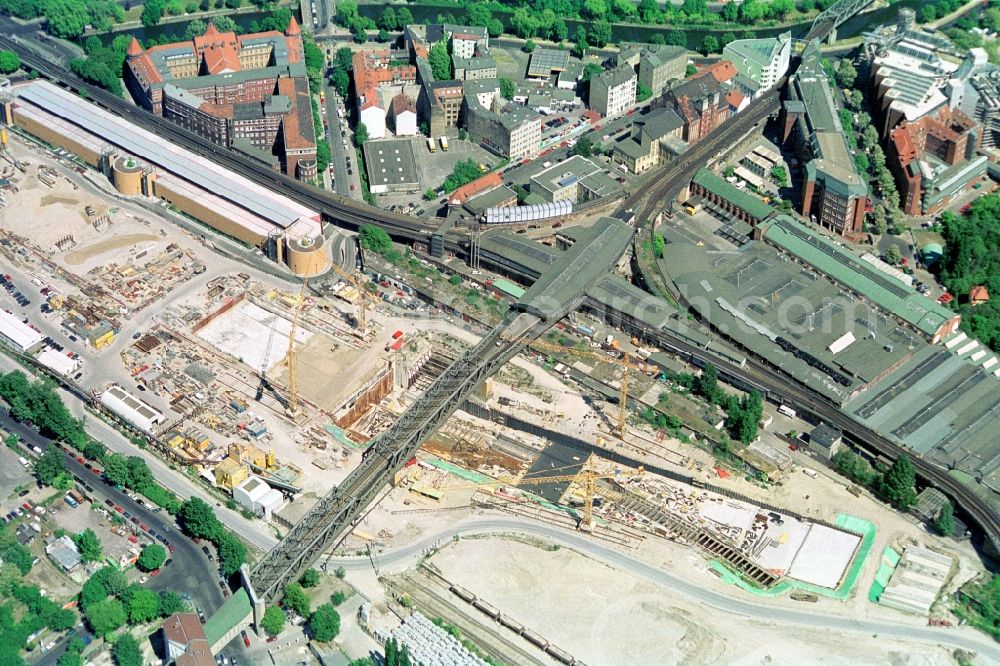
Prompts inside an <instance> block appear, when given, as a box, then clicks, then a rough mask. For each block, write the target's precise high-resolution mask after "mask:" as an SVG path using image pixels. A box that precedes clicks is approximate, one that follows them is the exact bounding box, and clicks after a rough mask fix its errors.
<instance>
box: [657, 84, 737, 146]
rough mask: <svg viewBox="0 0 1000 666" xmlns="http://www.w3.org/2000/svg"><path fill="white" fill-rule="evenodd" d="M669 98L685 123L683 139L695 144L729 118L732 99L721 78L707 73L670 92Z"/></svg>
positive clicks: (675, 86) (668, 93)
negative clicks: (723, 87)
mask: <svg viewBox="0 0 1000 666" xmlns="http://www.w3.org/2000/svg"><path fill="white" fill-rule="evenodd" d="M666 97H667V101H668V103H669V104H670V105H671V106H672V107H673V109H674V110H675V111H676V112H677V115H678V116H680V117H681V120H682V121H683V122H684V129H683V132H682V134H681V138H682V139H684V140H685V141H687V142H688V143H689V144H691V145H694V144H696V143H698V142H699V141H701V140H702V139H704V138H705V137H706V136H708V134H709V133H710V132H712V131H713V130H714V129H715V128H717V127H719V126H720V125H721V124H722V123H724V122H725V121H726V119H728V118H729V112H730V107H729V102H728V101H727V100H726V92H725V91H724V90H723V89H722V86H721V85H720V83H719V80H718V78H716V76H715V75H713V74H705V75H704V76H698V77H695V78H691V79H688V80H687V81H683V82H680V83H678V84H676V85H674V86H673V87H671V88H670V90H668V91H667V95H666Z"/></svg>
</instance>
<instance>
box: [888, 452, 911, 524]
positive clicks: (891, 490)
mask: <svg viewBox="0 0 1000 666" xmlns="http://www.w3.org/2000/svg"><path fill="white" fill-rule="evenodd" d="M916 476H917V472H916V468H914V466H913V462H912V461H911V460H910V457H909V456H908V455H906V454H905V453H901V454H899V457H898V458H896V460H895V462H893V463H892V467H890V468H889V470H888V471H887V472H886V473H885V474H883V475H882V481H881V483H880V484H879V490H880V492H881V494H882V496H883V497H884V498H885V499H886V500H887V501H888V502H889V503H891V504H892V505H893V506H894V507H896V508H897V509H899V510H900V511H905V510H907V509H908V508H910V507H911V506H913V504H914V503H915V502H916V501H917V493H916V491H915V490H914V489H913V485H914V483H915V482H916Z"/></svg>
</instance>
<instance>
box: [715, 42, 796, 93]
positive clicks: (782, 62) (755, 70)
mask: <svg viewBox="0 0 1000 666" xmlns="http://www.w3.org/2000/svg"><path fill="white" fill-rule="evenodd" d="M791 56H792V34H791V33H789V32H786V33H784V34H782V35H779V36H777V37H769V38H767V39H738V40H736V41H735V42H730V43H729V44H727V45H726V47H725V48H724V49H723V50H722V57H723V58H724V59H725V60H728V61H729V62H731V63H733V67H735V68H736V71H737V73H738V74H739V75H742V76H745V77H746V78H747V79H749V80H750V81H753V82H754V83H755V84H757V90H756V93H755V94H754V95H753V96H754V97H756V96H757V95H760V94H761V93H763V92H764V91H765V90H768V89H770V88H771V87H772V86H774V85H775V84H776V83H777V82H778V81H779V80H780V79H781V77H783V76H784V75H785V73H786V72H788V65H789V63H790V61H791Z"/></svg>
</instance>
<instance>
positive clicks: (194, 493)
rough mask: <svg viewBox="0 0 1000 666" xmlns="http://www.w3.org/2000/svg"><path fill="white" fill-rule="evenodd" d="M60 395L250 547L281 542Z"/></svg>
mask: <svg viewBox="0 0 1000 666" xmlns="http://www.w3.org/2000/svg"><path fill="white" fill-rule="evenodd" d="M15 369H17V370H23V368H22V367H21V366H19V365H18V364H16V363H15V362H14V361H12V360H11V359H10V358H8V357H7V356H4V355H0V370H2V371H4V372H6V371H9V370H15ZM58 393H59V397H60V398H61V399H62V401H63V402H64V403H66V406H67V407H68V408H69V410H70V412H71V413H72V414H73V416H76V417H84V418H86V419H87V423H86V428H87V432H88V433H90V435H91V436H92V437H94V438H96V439H97V440H99V441H101V442H102V443H103V444H104V445H105V446H106V447H108V449H109V450H110V451H113V452H116V453H123V454H125V455H129V456H136V455H137V456H139V457H141V458H142V459H143V460H145V461H146V464H147V465H148V466H149V469H150V471H151V472H152V473H153V476H154V477H155V478H156V480H157V481H159V483H160V484H161V485H162V486H163V487H165V488H167V489H168V490H170V491H172V492H174V493H176V494H177V496H178V497H179V498H181V499H182V500H184V499H188V498H189V497H200V498H201V499H203V500H205V501H206V502H208V503H209V504H210V505H214V508H215V515H216V516H218V518H219V520H220V521H222V524H223V525H225V526H226V527H227V528H228V529H229V530H231V531H232V532H234V533H236V534H239V535H240V537H242V538H243V539H244V540H246V541H248V542H249V543H250V544H251V545H253V546H255V547H257V548H260V549H261V550H264V551H267V550H270V549H271V548H272V547H273V546H274V545H275V544H276V543H278V538H277V537H276V536H275V535H274V533H273V532H272V531H271V529H270V528H269V527H268V526H267V525H266V524H264V523H262V522H260V521H253V522H251V521H248V520H247V519H245V518H243V516H241V515H240V514H239V513H237V512H235V511H231V510H229V509H227V508H226V507H224V506H222V505H221V504H220V503H219V502H218V501H216V499H215V498H214V497H213V496H211V495H209V494H208V493H207V492H205V491H204V490H202V489H201V488H200V487H199V486H198V485H197V483H195V482H194V481H192V480H191V479H189V478H188V477H187V476H185V475H184V474H183V473H182V472H178V471H176V470H173V469H171V468H170V467H169V466H167V464H166V463H165V462H163V460H161V459H160V458H159V457H157V456H156V455H155V454H153V453H152V452H151V451H149V450H146V449H140V448H138V447H137V446H136V445H135V444H133V443H132V442H131V441H129V440H128V439H127V438H126V437H125V436H124V435H122V434H121V433H120V432H118V431H117V430H116V429H115V428H113V427H112V426H110V425H108V424H107V423H106V422H104V421H103V420H101V419H99V418H97V417H96V416H94V415H93V414H90V413H89V412H88V411H87V410H86V408H85V406H84V403H83V401H82V400H80V398H78V397H77V396H75V395H73V394H72V393H70V392H68V391H66V390H65V389H59V390H58ZM36 434H37V433H36Z"/></svg>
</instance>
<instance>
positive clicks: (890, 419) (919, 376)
mask: <svg viewBox="0 0 1000 666" xmlns="http://www.w3.org/2000/svg"><path fill="white" fill-rule="evenodd" d="M969 347H970V343H969V341H963V342H962V343H961V344H959V345H956V346H954V347H953V348H952V349H948V348H947V347H945V346H942V345H933V346H931V345H928V346H926V347H924V348H923V349H922V350H920V351H919V353H916V354H914V355H913V357H912V358H910V359H909V360H907V361H906V363H904V364H903V365H901V366H900V367H899V368H897V369H896V370H895V371H894V372H893V373H892V374H891V375H889V376H887V377H885V378H884V379H881V380H880V381H879V382H877V383H876V384H875V385H873V386H872V387H871V388H870V389H869V390H868V391H866V392H865V393H863V394H861V395H859V396H857V397H856V398H854V399H853V400H851V401H850V402H849V403H848V404H847V405H846V410H847V411H848V413H850V414H851V415H852V416H853V417H854V418H856V419H857V420H858V421H860V422H862V423H864V424H865V425H867V426H868V427H870V428H874V429H876V430H878V431H880V432H882V434H884V435H886V436H887V437H889V438H890V439H893V440H895V441H897V442H899V443H900V444H903V445H904V446H906V447H908V448H910V449H912V450H913V451H914V452H915V453H917V454H919V455H921V456H923V457H924V458H926V459H929V460H931V461H932V462H934V463H936V464H938V465H941V466H942V467H945V468H949V469H955V470H958V471H960V472H965V473H967V474H971V475H973V476H975V477H977V478H979V477H981V478H982V481H983V483H984V484H986V485H989V486H991V487H992V488H1000V440H998V439H997V437H996V433H997V431H998V430H1000V379H998V378H997V377H996V376H995V375H994V374H993V373H994V372H995V371H996V370H997V368H1000V363H998V362H997V361H995V360H993V361H991V359H995V358H996V355H995V354H993V353H986V354H981V353H980V352H982V351H983V349H984V348H983V347H982V345H978V344H977V345H976V346H974V347H971V348H969ZM959 352H961V353H959ZM973 358H975V360H973Z"/></svg>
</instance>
